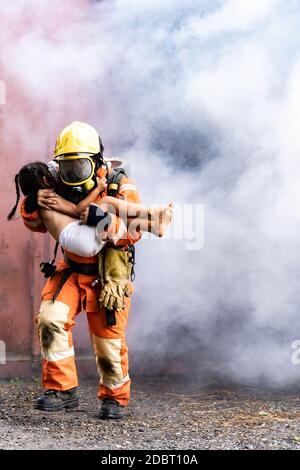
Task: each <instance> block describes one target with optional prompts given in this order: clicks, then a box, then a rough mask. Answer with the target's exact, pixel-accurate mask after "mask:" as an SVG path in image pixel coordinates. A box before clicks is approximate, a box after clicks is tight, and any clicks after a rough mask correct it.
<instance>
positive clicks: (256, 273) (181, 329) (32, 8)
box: [0, 0, 300, 385]
mask: <svg viewBox="0 0 300 470" xmlns="http://www.w3.org/2000/svg"><path fill="white" fill-rule="evenodd" d="M0 11H1V25H2V24H6V25H7V28H6V29H5V28H4V29H2V32H1V34H2V35H3V38H4V41H2V46H1V56H2V65H3V67H4V70H5V76H6V81H7V88H8V89H9V80H10V79H11V80H12V81H13V82H14V84H15V85H14V86H15V87H16V88H17V89H18V90H19V92H20V93H22V96H25V97H26V103H27V108H26V109H27V113H26V115H20V113H16V114H13V113H12V114H11V115H10V116H7V119H6V120H5V116H3V117H4V119H3V117H2V120H3V123H4V124H3V125H4V127H5V128H6V130H9V131H10V132H11V133H12V134H15V133H16V130H17V132H18V135H19V138H20V139H21V141H22V150H23V152H24V160H27V161H29V160H30V157H29V156H28V152H30V151H34V152H35V154H37V153H38V152H39V151H41V150H39V149H42V152H44V151H45V149H47V148H48V149H49V147H50V148H52V145H53V143H54V140H55V136H56V134H57V133H58V131H59V130H60V128H61V127H63V126H64V125H65V124H66V123H68V122H69V121H71V120H75V119H76V120H86V121H88V122H90V123H91V124H93V125H95V127H96V128H97V129H98V130H99V132H100V134H101V135H102V138H103V141H104V144H106V145H105V146H106V156H110V155H118V156H119V157H122V158H124V159H126V161H127V162H129V166H130V173H131V176H132V177H133V178H134V179H135V181H136V183H137V186H138V187H139V189H140V192H141V195H142V199H143V201H144V202H145V203H147V204H152V203H159V202H169V201H173V202H175V203H178V204H183V203H186V204H187V203H195V204H196V203H202V204H204V205H205V227H204V233H205V241H204V247H203V249H202V250H200V251H187V250H186V245H185V242H184V241H178V240H177V241H174V240H168V239H166V240H145V241H142V242H140V243H139V246H138V248H137V268H136V272H137V280H136V294H135V301H134V305H133V309H132V314H131V324H130V329H129V330H130V335H129V342H130V348H131V355H132V357H134V356H135V355H137V356H139V357H141V356H143V357H144V358H146V359H149V364H151V367H153V372H155V366H154V365H153V366H152V364H155V362H154V360H158V359H160V358H163V359H167V358H172V359H173V361H180V362H181V361H185V362H186V363H189V364H190V365H191V373H192V374H193V377H196V376H201V374H203V373H204V371H205V370H209V371H211V372H213V373H217V374H220V375H222V376H223V377H227V378H231V379H234V380H238V381H245V382H250V383H257V382H264V383H268V384H270V383H271V384H275V385H287V384H291V383H293V382H295V381H297V380H298V378H299V375H300V366H298V367H297V366H296V365H294V364H292V361H291V355H292V352H293V351H292V349H291V344H292V342H293V341H294V340H296V339H299V338H300V317H299V307H300V255H299V253H300V210H299V207H298V205H299V204H298V203H299V201H300V185H299V176H298V175H299V174H300V157H299V155H300V133H299V130H300V87H299V83H300V82H299V79H300V53H299V50H300V49H299V43H300V33H299V20H300V5H299V2H297V1H294V0H219V1H217V0H216V1H214V0H210V1H205V0H198V1H197V0H196V1H195V0H186V1H184V2H182V1H179V0H163V1H161V0H160V1H158V0H116V1H113V0H111V1H100V2H93V1H89V2H88V1H80V0H77V1H76V0H68V1H65V2H59V1H56V0H51V1H50V0H45V1H43V2H38V1H36V0H35V1H34V0H31V1H21V0H20V1H18V0H14V1H11V0H4V1H2V2H1V6H0ZM12 24H15V25H16V31H14V30H13V29H12V26H11V25H12ZM31 111H32V114H31ZM179 212H180V210H179V208H177V210H176V211H175V221H174V224H176V220H177V221H178V220H179ZM176 217H177V218H176ZM198 230H199V231H201V230H202V227H198ZM150 359H152V361H150Z"/></svg>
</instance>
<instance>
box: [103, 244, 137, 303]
mask: <svg viewBox="0 0 300 470" xmlns="http://www.w3.org/2000/svg"><path fill="white" fill-rule="evenodd" d="M99 272H100V278H101V286H102V289H101V294H100V298H99V302H100V304H101V305H102V306H103V307H106V308H108V309H109V310H113V309H116V310H122V309H123V308H124V306H125V302H124V297H125V296H126V297H129V296H130V295H131V287H130V275H131V263H130V262H129V253H128V252H127V251H119V250H117V249H116V248H112V247H107V248H105V249H104V250H103V251H102V252H101V253H100V255H99Z"/></svg>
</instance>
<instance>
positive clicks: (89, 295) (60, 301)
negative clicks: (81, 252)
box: [21, 121, 141, 419]
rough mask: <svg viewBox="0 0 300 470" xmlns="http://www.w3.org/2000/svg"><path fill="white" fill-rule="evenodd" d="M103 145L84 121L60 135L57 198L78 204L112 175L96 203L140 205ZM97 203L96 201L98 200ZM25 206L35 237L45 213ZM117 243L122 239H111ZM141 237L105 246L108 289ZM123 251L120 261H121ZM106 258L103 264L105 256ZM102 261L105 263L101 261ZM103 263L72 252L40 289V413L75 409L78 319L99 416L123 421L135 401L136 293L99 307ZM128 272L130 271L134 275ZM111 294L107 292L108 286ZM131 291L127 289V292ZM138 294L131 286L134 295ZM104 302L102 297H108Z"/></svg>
mask: <svg viewBox="0 0 300 470" xmlns="http://www.w3.org/2000/svg"><path fill="white" fill-rule="evenodd" d="M103 150H104V148H103V145H102V142H101V139H100V137H99V135H98V133H97V131H96V130H95V129H94V128H93V127H92V126H90V125H88V124H86V123H83V122H77V121H76V122H73V123H71V124H70V125H69V126H67V127H66V128H65V129H63V130H62V132H61V133H60V134H59V136H58V139H57V142H56V146H55V150H54V160H55V161H56V162H58V166H59V180H60V181H59V185H60V189H59V194H60V195H62V196H63V197H64V198H66V199H69V200H70V201H71V202H73V203H75V204H77V203H78V202H79V201H80V200H81V199H83V198H84V197H86V195H87V194H89V192H91V191H92V190H93V188H94V187H95V185H96V184H97V180H96V178H97V177H100V178H103V177H106V178H107V180H108V185H107V189H106V190H104V191H102V193H100V194H99V196H98V198H101V197H104V196H106V195H107V194H108V195H113V196H115V197H117V198H121V199H125V200H128V201H132V202H136V203H139V202H140V200H139V195H138V192H137V189H136V187H135V185H134V184H133V182H132V181H131V180H129V179H128V178H127V176H126V175H125V173H124V171H123V172H122V171H119V172H118V174H117V175H115V174H113V171H116V170H109V168H108V166H107V164H106V165H105V160H104V158H103ZM95 202H97V200H95ZM38 204H39V205H40V206H44V207H45V205H46V206H47V190H42V191H39V193H38ZM24 206H25V204H24V201H23V203H22V205H21V215H22V218H23V221H24V224H25V226H26V227H27V228H28V229H30V230H32V231H35V232H45V231H46V229H45V227H44V226H43V223H42V221H41V218H40V216H39V211H38V210H35V211H34V212H31V213H30V214H29V213H26V210H25V207H24ZM116 220H117V221H119V222H118V223H116V224H114V227H115V229H114V230H115V231H116V232H119V231H120V228H122V230H123V229H124V227H121V226H122V224H123V225H124V222H123V221H121V219H118V218H117V217H116ZM111 235H112V237H113V236H116V233H113V234H111ZM140 236H141V235H140V233H139V232H137V231H135V232H132V233H131V232H129V231H127V229H126V235H125V237H123V238H122V239H120V240H119V241H118V242H117V246H113V245H112V244H111V245H110V244H109V243H108V244H107V248H105V250H103V251H105V252H106V254H105V263H106V264H107V266H106V269H107V272H110V273H111V272H114V273H115V279H113V280H112V279H111V277H110V285H112V286H113V282H111V281H115V284H117V283H118V266H117V265H118V262H119V260H120V264H121V267H120V271H121V272H122V273H124V263H125V264H126V266H127V268H128V266H129V264H128V263H129V262H130V260H131V257H132V246H133V244H134V243H135V242H137V241H138V240H139V239H140ZM118 253H119V254H120V257H118ZM103 259H104V258H103ZM102 262H103V260H102ZM98 269H99V268H98V258H97V256H96V257H91V258H83V257H81V256H78V255H75V254H74V253H71V252H67V251H65V252H64V256H63V259H61V260H60V261H59V263H58V266H57V268H56V271H55V273H54V275H52V276H51V277H50V278H49V279H48V281H47V282H46V285H45V287H44V289H43V291H42V303H41V306H40V310H39V314H38V317H37V325H38V334H39V340H40V347H41V353H42V358H43V365H42V383H43V387H44V393H43V394H42V395H41V396H40V397H38V399H37V401H36V403H35V408H36V409H39V410H43V411H58V410H63V409H71V408H76V407H77V406H78V404H79V401H78V396H77V386H78V379H77V372H76V366H75V358H74V348H73V340H72V328H73V326H74V324H75V318H76V315H77V314H78V313H80V312H81V311H82V310H85V311H86V313H87V319H88V325H89V330H90V334H91V338H92V342H93V346H94V351H95V356H96V364H97V368H98V372H99V375H100V384H99V393H98V396H99V398H100V399H101V400H102V406H101V409H100V418H102V419H119V418H121V417H122V407H123V406H126V405H127V404H128V401H129V397H130V378H129V375H128V349H127V345H126V338H125V330H126V326H127V321H128V312H129V308H130V300H131V299H130V295H129V294H128V292H127V293H126V294H127V295H124V297H123V299H122V306H123V308H122V309H121V310H117V311H116V310H111V309H110V310H108V309H107V308H105V307H104V306H103V305H102V306H100V305H99V300H98V299H99V296H100V294H101V287H100V286H101V284H99V283H98V285H97V282H95V281H96V280H97V278H98ZM128 272H129V271H128ZM106 289H107V286H106ZM127 290H128V289H127ZM132 291H133V289H132V285H131V283H130V293H131V292H132ZM116 292H117V293H118V292H119V290H118V289H115V288H112V290H111V291H109V292H107V291H106V294H105V298H106V299H107V303H110V305H113V304H116V303H118V299H114V302H111V299H110V294H111V297H113V296H115V295H118V294H116ZM102 297H103V296H102Z"/></svg>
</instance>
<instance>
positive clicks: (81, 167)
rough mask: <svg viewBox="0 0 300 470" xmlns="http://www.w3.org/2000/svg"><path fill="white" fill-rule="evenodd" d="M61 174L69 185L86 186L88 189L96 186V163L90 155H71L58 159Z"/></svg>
mask: <svg viewBox="0 0 300 470" xmlns="http://www.w3.org/2000/svg"><path fill="white" fill-rule="evenodd" d="M58 164H59V175H60V178H61V180H62V182H63V183H64V184H66V185H68V186H73V187H74V188H76V187H82V186H83V187H84V189H87V190H88V191H89V190H90V189H92V188H93V187H94V186H95V181H93V176H94V173H95V163H94V161H93V160H92V158H91V157H89V156H78V155H76V156H75V155H74V156H70V157H65V158H64V159H61V160H59V161H58Z"/></svg>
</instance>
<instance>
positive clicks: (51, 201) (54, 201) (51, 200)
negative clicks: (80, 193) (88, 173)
mask: <svg viewBox="0 0 300 470" xmlns="http://www.w3.org/2000/svg"><path fill="white" fill-rule="evenodd" d="M97 183H98V186H97V187H96V188H95V189H93V190H92V191H91V192H90V193H89V194H88V195H87V197H85V198H84V199H83V200H82V201H80V202H79V203H78V204H77V205H76V204H74V203H73V202H70V201H67V200H66V199H64V198H63V197H61V196H60V195H59V194H56V193H54V192H52V193H51V195H50V196H49V197H47V199H46V202H45V204H46V206H47V208H49V209H51V210H55V211H56V212H60V213H61V214H65V215H68V216H69V217H73V218H75V219H79V217H80V214H81V212H82V211H84V210H85V209H86V208H87V207H88V206H89V205H90V204H91V203H92V202H94V201H95V199H96V198H97V197H98V196H99V194H100V193H101V192H102V191H103V190H104V189H105V188H106V186H107V183H106V178H97Z"/></svg>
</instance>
